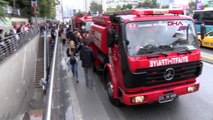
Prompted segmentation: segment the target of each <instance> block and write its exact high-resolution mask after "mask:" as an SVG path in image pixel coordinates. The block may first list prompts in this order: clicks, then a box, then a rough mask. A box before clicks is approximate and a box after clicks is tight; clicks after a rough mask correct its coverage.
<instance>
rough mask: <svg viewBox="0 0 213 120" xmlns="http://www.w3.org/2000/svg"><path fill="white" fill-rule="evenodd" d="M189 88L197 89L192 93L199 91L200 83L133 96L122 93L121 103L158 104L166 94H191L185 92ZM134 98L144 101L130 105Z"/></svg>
mask: <svg viewBox="0 0 213 120" xmlns="http://www.w3.org/2000/svg"><path fill="white" fill-rule="evenodd" d="M190 86H196V87H197V89H196V90H195V91H193V92H196V91H198V90H199V86H200V83H199V82H198V81H197V82H194V83H189V84H184V85H178V86H174V87H170V88H164V89H159V90H153V91H148V92H143V93H135V94H127V93H123V95H122V102H123V103H124V104H125V105H138V104H145V103H152V102H158V101H159V98H160V97H161V96H164V95H165V94H168V93H172V94H175V95H177V96H180V95H184V94H188V93H192V92H188V90H187V89H188V88H189V87H190ZM136 96H144V98H145V99H144V101H143V102H141V103H132V101H131V99H132V98H133V97H136Z"/></svg>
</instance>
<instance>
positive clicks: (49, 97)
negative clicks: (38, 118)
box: [43, 28, 59, 120]
mask: <svg viewBox="0 0 213 120" xmlns="http://www.w3.org/2000/svg"><path fill="white" fill-rule="evenodd" d="M58 29H59V28H58ZM58 29H57V30H56V38H55V45H54V52H53V57H52V64H51V66H50V67H51V68H50V77H49V80H48V83H49V84H48V90H47V100H48V101H47V106H46V108H45V111H44V112H45V113H44V117H43V120H51V116H52V100H53V87H54V76H55V68H56V56H57V52H58V51H57V49H58V48H57V47H58Z"/></svg>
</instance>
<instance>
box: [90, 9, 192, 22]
mask: <svg viewBox="0 0 213 120" xmlns="http://www.w3.org/2000/svg"><path fill="white" fill-rule="evenodd" d="M182 14H183V10H181V9H132V10H130V11H122V12H115V13H108V14H103V15H101V16H96V17H93V22H94V23H96V24H103V25H105V24H107V23H108V22H130V21H142V20H169V19H192V18H191V17H188V16H183V15H182Z"/></svg>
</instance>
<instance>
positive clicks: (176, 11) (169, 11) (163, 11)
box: [131, 9, 183, 15]
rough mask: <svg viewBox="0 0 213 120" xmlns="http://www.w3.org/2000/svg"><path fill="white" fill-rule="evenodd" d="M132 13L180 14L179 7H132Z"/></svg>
mask: <svg viewBox="0 0 213 120" xmlns="http://www.w3.org/2000/svg"><path fill="white" fill-rule="evenodd" d="M131 13H132V14H135V15H159V14H182V13H183V10H181V9H133V10H131Z"/></svg>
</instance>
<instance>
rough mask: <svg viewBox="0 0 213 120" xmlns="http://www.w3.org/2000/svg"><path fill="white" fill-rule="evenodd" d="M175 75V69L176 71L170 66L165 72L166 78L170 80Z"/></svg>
mask: <svg viewBox="0 0 213 120" xmlns="http://www.w3.org/2000/svg"><path fill="white" fill-rule="evenodd" d="M174 76H175V71H174V69H173V68H168V69H166V71H165V72H164V78H165V79H166V80H168V81H169V80H171V79H173V78H174Z"/></svg>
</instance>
